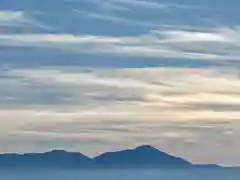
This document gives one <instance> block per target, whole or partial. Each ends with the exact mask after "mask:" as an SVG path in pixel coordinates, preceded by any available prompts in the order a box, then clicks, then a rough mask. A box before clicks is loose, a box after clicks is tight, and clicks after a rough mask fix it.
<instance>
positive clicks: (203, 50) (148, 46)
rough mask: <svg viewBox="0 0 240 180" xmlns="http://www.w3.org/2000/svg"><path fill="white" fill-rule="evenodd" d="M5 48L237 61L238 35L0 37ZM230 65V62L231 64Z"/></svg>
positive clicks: (218, 31) (226, 31) (228, 31)
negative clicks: (34, 48)
mask: <svg viewBox="0 0 240 180" xmlns="http://www.w3.org/2000/svg"><path fill="white" fill-rule="evenodd" d="M0 40H1V43H0V44H1V45H2V46H7V47H11V46H13V47H34V46H35V47H45V48H55V49H60V50H62V51H67V52H71V53H75V54H78V53H80V54H86V53H87V54H88V53H89V54H99V55H100V54H111V55H113V56H123V57H124V56H135V57H140V56H141V57H165V58H176V59H179V58H189V59H195V58H197V59H201V60H215V62H216V63H218V62H219V61H227V60H235V61H236V62H238V59H239V42H240V41H239V32H238V30H237V29H230V28H220V29H212V31H208V32H201V31H199V32H198V31H195V32H192V31H187V30H185V31H183V30H182V31H176V30H168V31H166V30H162V31H161V30H154V31H151V32H149V33H148V34H143V35H140V36H122V37H121V36H92V35H77V36H75V35H70V34H24V35H7V34H5V35H0ZM230 62H231V61H230Z"/></svg>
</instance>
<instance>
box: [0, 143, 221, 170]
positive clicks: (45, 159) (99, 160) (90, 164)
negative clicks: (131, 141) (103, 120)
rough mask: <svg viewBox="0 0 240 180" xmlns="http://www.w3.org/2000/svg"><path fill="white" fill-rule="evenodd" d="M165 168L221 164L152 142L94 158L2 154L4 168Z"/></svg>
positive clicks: (55, 153) (52, 153) (62, 152)
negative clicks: (197, 160)
mask: <svg viewBox="0 0 240 180" xmlns="http://www.w3.org/2000/svg"><path fill="white" fill-rule="evenodd" d="M115 167H116V168H117V167H119V168H129V167H131V168H138V167H144V168H150V167H151V168H152V167H157V168H163V167H174V168H176V167H178V168H186V167H211V168H212V167H220V166H218V165H195V164H192V163H190V162H188V161H187V160H185V159H183V158H180V157H176V156H173V155H170V154H167V153H165V152H163V151H160V150H158V149H157V148H155V147H152V146H149V145H142V146H138V147H136V148H132V149H125V150H120V151H115V152H114V151H113V152H105V153H102V154H100V155H98V156H95V157H93V158H91V157H88V156H86V155H84V154H82V153H80V152H68V151H65V150H57V149H54V150H51V151H47V152H44V153H25V154H16V153H15V154H14V153H12V154H11V153H9V154H0V168H115Z"/></svg>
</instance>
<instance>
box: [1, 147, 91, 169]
mask: <svg viewBox="0 0 240 180" xmlns="http://www.w3.org/2000/svg"><path fill="white" fill-rule="evenodd" d="M92 164H93V161H92V159H91V158H89V157H87V156H85V155H83V154H81V153H75V152H67V151H64V150H53V151H50V152H45V153H29V154H22V155H19V154H2V155H0V167H46V168H48V167H87V166H90V165H92Z"/></svg>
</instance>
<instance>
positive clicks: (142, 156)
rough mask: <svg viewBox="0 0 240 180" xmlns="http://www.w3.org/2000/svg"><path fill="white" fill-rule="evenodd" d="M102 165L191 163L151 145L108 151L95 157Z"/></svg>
mask: <svg viewBox="0 0 240 180" xmlns="http://www.w3.org/2000/svg"><path fill="white" fill-rule="evenodd" d="M94 160H95V161H96V162H97V163H98V164H101V165H107V166H116V165H118V166H190V165H191V163H189V162H187V161H186V160H184V159H182V158H178V157H174V156H171V155H168V154H166V153H164V152H162V151H159V150H158V149H156V148H154V147H151V146H140V147H137V148H135V149H128V150H122V151H118V152H107V153H104V154H102V155H100V156H97V157H95V158H94Z"/></svg>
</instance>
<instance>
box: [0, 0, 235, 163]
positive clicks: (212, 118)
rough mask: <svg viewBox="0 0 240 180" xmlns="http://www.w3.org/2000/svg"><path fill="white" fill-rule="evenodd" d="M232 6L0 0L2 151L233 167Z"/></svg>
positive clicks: (181, 0)
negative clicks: (149, 151)
mask: <svg viewBox="0 0 240 180" xmlns="http://www.w3.org/2000/svg"><path fill="white" fill-rule="evenodd" d="M239 6H240V2H239V1H238V0H228V1H224V0H201V1H200V0H199V1H192V0H41V1H39V0H1V1H0V119H1V127H0V153H6V152H17V153H24V152H43V151H48V150H51V149H66V150H69V151H81V152H82V153H85V154H87V155H90V156H94V155H98V154H100V153H102V152H105V151H115V150H120V149H124V148H132V147H135V146H138V145H142V144H149V145H153V146H155V147H157V148H159V149H160V150H163V151H165V152H168V153H170V154H173V155H176V156H181V157H183V158H185V159H187V160H189V161H191V162H193V163H217V164H224V165H240V154H239V152H240V141H239V140H238V138H239V137H240V26H239V25H240V20H239V18H238V17H239V16H240V12H239Z"/></svg>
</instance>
